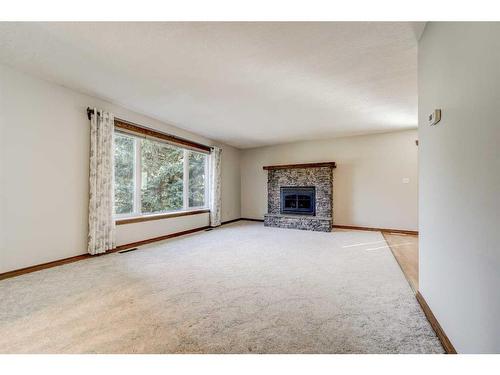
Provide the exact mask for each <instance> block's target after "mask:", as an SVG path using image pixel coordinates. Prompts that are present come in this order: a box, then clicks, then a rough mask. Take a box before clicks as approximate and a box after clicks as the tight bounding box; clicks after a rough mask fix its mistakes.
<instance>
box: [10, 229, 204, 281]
mask: <svg viewBox="0 0 500 375" xmlns="http://www.w3.org/2000/svg"><path fill="white" fill-rule="evenodd" d="M208 228H210V227H209V226H203V227H198V228H194V229H189V230H185V231H182V232H176V233H171V234H167V235H165V236H160V237H154V238H149V239H147V240H143V241H137V242H132V243H129V244H125V245H120V246H117V247H116V248H114V249H113V250H110V251H107V252H105V253H103V254H97V255H90V254H82V255H76V256H74V257H70V258H64V259H59V260H54V261H52V262H47V263H42V264H37V265H36V266H30V267H25V268H20V269H18V270H13V271H8V272H4V273H0V280H4V279H9V278H11V277H15V276H20V275H24V274H27V273H31V272H36V271H41V270H44V269H47V268H52V267H57V266H62V265H63V264H68V263H73V262H77V261H80V260H84V259H90V258H94V257H96V256H102V255H106V254H112V253H115V252H117V251H122V250H126V249H131V248H134V247H138V246H142V245H146V244H150V243H152V242H157V241H163V240H167V239H169V238H174V237H179V236H184V235H186V234H191V233H195V232H199V231H202V230H205V229H208Z"/></svg>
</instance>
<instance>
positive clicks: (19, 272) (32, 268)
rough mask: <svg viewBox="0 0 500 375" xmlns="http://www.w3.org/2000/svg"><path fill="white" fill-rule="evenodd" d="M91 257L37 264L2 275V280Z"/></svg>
mask: <svg viewBox="0 0 500 375" xmlns="http://www.w3.org/2000/svg"><path fill="white" fill-rule="evenodd" d="M90 257H92V255H90V254H82V255H76V256H74V257H69V258H64V259H59V260H54V261H52V262H47V263H42V264H37V265H36V266H30V267H25V268H20V269H17V270H13V271H8V272H4V273H0V280H4V279H10V278H11V277H15V276H20V275H24V274H25V273H31V272H36V271H41V270H44V269H47V268H52V267H57V266H62V265H63V264H68V263H73V262H77V261H79V260H83V259H88V258H90Z"/></svg>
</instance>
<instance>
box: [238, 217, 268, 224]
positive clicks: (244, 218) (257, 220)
mask: <svg viewBox="0 0 500 375" xmlns="http://www.w3.org/2000/svg"><path fill="white" fill-rule="evenodd" d="M240 220H246V221H256V222H258V223H263V222H264V219H249V218H246V217H242V218H241V219H240Z"/></svg>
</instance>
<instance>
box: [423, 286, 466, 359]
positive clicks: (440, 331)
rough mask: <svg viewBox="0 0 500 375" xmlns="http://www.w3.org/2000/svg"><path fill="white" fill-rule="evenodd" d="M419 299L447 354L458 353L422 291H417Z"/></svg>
mask: <svg viewBox="0 0 500 375" xmlns="http://www.w3.org/2000/svg"><path fill="white" fill-rule="evenodd" d="M416 298H417V301H418V303H419V304H420V306H421V307H422V310H423V311H424V314H425V316H426V317H427V320H428V321H429V323H430V324H431V327H432V329H433V330H434V332H436V335H437V337H438V338H439V341H441V344H442V345H443V348H444V350H445V352H446V354H457V351H456V350H455V347H454V346H453V344H452V343H451V341H450V339H449V338H448V336H446V333H445V332H444V331H443V328H442V327H441V325H440V324H439V322H438V320H437V319H436V317H435V316H434V314H433V313H432V310H431V308H430V307H429V305H428V304H427V302H426V301H425V299H424V297H423V296H422V295H421V294H420V292H417V295H416Z"/></svg>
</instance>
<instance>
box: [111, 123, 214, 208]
mask: <svg viewBox="0 0 500 375" xmlns="http://www.w3.org/2000/svg"><path fill="white" fill-rule="evenodd" d="M206 176H207V154H205V153H202V152H196V151H193V150H189V149H185V148H182V147H178V146H174V145H171V144H169V143H166V142H162V141H159V140H158V141H157V140H153V139H149V138H147V139H146V138H142V137H139V136H134V135H131V134H128V133H122V132H119V131H115V215H116V216H117V217H127V216H140V215H147V214H158V213H166V212H172V211H180V210H189V209H195V208H205V207H206V203H207V197H206V196H207V183H206Z"/></svg>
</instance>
